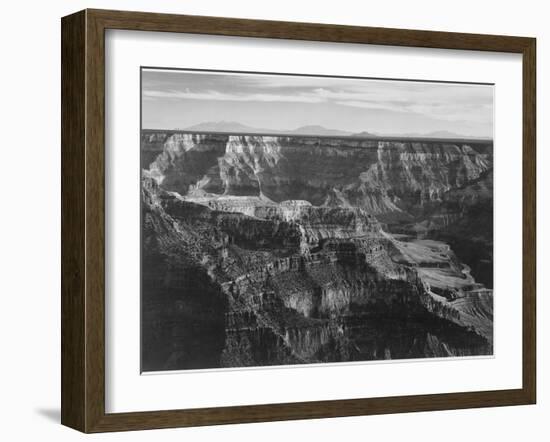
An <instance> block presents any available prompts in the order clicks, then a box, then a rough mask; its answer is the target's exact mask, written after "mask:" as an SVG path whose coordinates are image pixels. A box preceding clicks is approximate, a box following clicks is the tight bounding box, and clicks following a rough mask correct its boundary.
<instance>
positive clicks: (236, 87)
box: [143, 71, 493, 124]
mask: <svg viewBox="0 0 550 442" xmlns="http://www.w3.org/2000/svg"><path fill="white" fill-rule="evenodd" d="M143 78H144V90H143V97H144V99H147V100H161V99H168V100H204V101H212V102H215V101H226V102H249V103H251V104H253V103H258V105H259V106H260V103H269V102H280V103H297V104H298V103H302V104H305V105H308V104H310V105H311V104H325V105H327V104H328V105H338V106H347V107H353V108H361V109H372V110H385V111H391V112H399V113H401V114H403V115H405V114H408V115H410V116H411V117H414V116H419V115H421V116H428V117H430V118H435V119H438V120H443V121H466V122H471V123H475V124H478V123H485V124H492V119H493V88H492V87H491V86H487V85H470V84H458V83H437V82H419V81H407V80H403V81H397V80H368V79H357V78H328V77H308V76H290V75H286V76H285V75H260V74H228V73H204V72H193V73H191V72H185V71H183V72H181V73H178V72H177V71H171V72H169V73H168V74H167V75H164V74H162V73H161V72H151V73H147V72H144V77H143ZM163 81H164V83H163ZM182 86H186V87H184V88H182ZM258 109H260V108H258ZM304 111H305V110H304ZM308 112H314V110H313V109H312V108H308ZM335 112H337V110H336V109H335Z"/></svg>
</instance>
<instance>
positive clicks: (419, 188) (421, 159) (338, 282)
mask: <svg viewBox="0 0 550 442" xmlns="http://www.w3.org/2000/svg"><path fill="white" fill-rule="evenodd" d="M142 170H143V172H142V176H143V178H142V200H143V204H142V212H143V213H142V301H143V304H142V305H143V315H142V317H143V321H142V337H143V339H142V342H143V347H142V367H143V369H144V370H146V371H151V370H174V369H191V368H212V367H238V366H258V365H286V364H304V363H320V362H339V361H362V360H377V359H407V358H424V357H447V356H465V355H486V354H492V333H493V326H492V324H493V310H492V305H493V302H492V300H493V298H492V290H491V287H492V223H491V224H487V220H488V218H489V217H490V219H491V221H492V143H490V142H488V143H485V144H479V143H477V144H464V143H452V142H444V143H443V142H431V141H425V142H414V143H413V142H407V141H406V140H403V141H383V140H367V139H352V138H321V137H302V136H291V137H290V136H276V137H274V136H261V135H255V136H244V135H242V136H241V135H224V134H189V133H177V132H175V133H174V132H170V133H168V132H167V133H162V132H144V134H142ZM482 206H483V207H485V210H483V211H480V210H479V208H480V207H482ZM488 207H489V209H487V208H488ZM488 226H490V227H488ZM466 237H467V241H469V243H468V242H465V241H466V240H465V238H466ZM449 244H451V247H449ZM464 244H470V245H471V246H472V247H467V246H464ZM461 245H462V248H463V249H465V250H470V252H469V254H468V253H464V252H462V254H461V253H459V252H457V250H458V249H460V248H461ZM472 250H473V252H472ZM478 275H482V278H481V282H480V280H478V279H479V278H478Z"/></svg>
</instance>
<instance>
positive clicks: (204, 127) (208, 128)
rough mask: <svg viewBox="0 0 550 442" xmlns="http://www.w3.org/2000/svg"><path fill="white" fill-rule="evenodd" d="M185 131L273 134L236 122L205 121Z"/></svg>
mask: <svg viewBox="0 0 550 442" xmlns="http://www.w3.org/2000/svg"><path fill="white" fill-rule="evenodd" d="M185 130H189V131H197V132H238V133H273V132H274V131H273V130H272V129H261V128H257V127H251V126H247V125H246V124H241V123H237V122H236V121H207V122H204V123H199V124H195V125H194V126H189V127H186V128H185Z"/></svg>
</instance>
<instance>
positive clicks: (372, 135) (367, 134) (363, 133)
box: [353, 130, 380, 138]
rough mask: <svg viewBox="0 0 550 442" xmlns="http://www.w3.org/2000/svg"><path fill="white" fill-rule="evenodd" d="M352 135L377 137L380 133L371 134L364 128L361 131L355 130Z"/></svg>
mask: <svg viewBox="0 0 550 442" xmlns="http://www.w3.org/2000/svg"><path fill="white" fill-rule="evenodd" d="M353 136H354V137H365V138H377V137H379V136H380V135H377V134H373V133H370V132H367V131H366V130H364V131H362V132H357V133H355V134H353Z"/></svg>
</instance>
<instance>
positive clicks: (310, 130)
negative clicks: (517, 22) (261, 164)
mask: <svg viewBox="0 0 550 442" xmlns="http://www.w3.org/2000/svg"><path fill="white" fill-rule="evenodd" d="M181 130H185V131H189V132H193V131H196V132H219V133H250V134H288V135H318V136H345V137H347V136H354V137H365V138H370V137H372V138H376V137H388V136H391V137H406V138H449V139H457V138H458V139H461V138H479V139H490V138H488V137H472V136H471V135H466V134H459V133H456V132H451V131H447V130H437V131H433V132H427V133H391V134H388V133H385V134H380V133H375V132H369V131H361V132H350V131H346V130H339V129H331V128H326V127H323V126H321V125H306V126H300V127H298V128H296V129H288V130H284V129H267V128H260V127H252V126H248V125H246V124H242V123H238V122H236V121H207V122H203V123H199V124H195V125H193V126H188V127H185V128H182V129H181Z"/></svg>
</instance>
